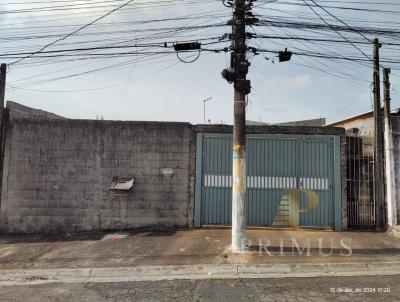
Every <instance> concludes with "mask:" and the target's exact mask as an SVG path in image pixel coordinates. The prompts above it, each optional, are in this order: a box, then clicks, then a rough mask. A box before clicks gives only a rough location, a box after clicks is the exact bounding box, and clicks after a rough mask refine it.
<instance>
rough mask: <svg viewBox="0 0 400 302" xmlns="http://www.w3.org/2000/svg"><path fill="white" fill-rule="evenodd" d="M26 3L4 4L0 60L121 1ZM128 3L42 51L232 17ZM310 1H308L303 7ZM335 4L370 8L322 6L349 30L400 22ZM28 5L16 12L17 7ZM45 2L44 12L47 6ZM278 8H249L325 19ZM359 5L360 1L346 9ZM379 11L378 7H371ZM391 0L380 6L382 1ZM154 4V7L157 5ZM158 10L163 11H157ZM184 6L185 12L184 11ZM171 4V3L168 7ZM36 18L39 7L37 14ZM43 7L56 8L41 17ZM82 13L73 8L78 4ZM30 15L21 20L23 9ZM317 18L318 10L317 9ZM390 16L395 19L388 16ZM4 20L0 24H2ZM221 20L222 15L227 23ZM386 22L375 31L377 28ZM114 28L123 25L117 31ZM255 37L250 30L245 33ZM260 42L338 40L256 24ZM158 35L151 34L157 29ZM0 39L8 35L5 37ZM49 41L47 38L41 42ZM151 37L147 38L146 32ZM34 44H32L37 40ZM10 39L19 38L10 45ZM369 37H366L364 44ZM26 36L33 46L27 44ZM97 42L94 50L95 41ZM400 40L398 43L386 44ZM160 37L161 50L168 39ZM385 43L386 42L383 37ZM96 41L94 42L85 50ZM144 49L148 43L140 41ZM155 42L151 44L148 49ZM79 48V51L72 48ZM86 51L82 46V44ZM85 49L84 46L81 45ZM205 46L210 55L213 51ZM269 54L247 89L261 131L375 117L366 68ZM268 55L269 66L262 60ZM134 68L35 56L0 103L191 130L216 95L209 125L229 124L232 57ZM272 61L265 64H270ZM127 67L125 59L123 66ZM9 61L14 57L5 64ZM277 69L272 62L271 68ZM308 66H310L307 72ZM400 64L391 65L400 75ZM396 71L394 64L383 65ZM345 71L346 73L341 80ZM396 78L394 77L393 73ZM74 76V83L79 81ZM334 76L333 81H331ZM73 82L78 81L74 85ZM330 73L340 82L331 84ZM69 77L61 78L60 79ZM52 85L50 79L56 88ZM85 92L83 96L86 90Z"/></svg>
mask: <svg viewBox="0 0 400 302" xmlns="http://www.w3.org/2000/svg"><path fill="white" fill-rule="evenodd" d="M32 1H33V0H29V1H22V0H19V2H17V1H12V0H0V3H1V4H0V10H1V11H2V12H3V14H2V18H1V19H0V25H1V30H2V32H3V38H2V39H1V40H0V43H1V45H2V51H1V53H3V54H5V53H7V54H8V53H13V52H33V51H37V50H39V49H40V48H41V47H42V46H43V45H45V44H47V43H50V42H52V41H54V40H56V39H58V38H60V37H62V36H63V35H66V34H68V33H69V32H72V31H74V30H75V29H77V28H79V26H81V25H83V24H86V23H89V22H91V21H93V20H94V19H96V17H98V16H101V15H104V14H105V13H106V12H108V11H110V10H111V9H113V8H115V7H116V6H117V5H120V4H122V3H124V1H122V2H121V1H114V2H115V3H110V1H103V2H104V4H102V3H100V2H102V1H100V0H97V1H70V2H68V3H69V4H80V5H81V4H84V3H85V2H87V3H90V2H92V4H91V6H82V9H74V10H65V8H64V9H60V10H54V7H55V6H57V5H59V6H62V5H66V3H65V2H62V1H59V2H57V1H53V2H50V1H44V0H43V1H37V2H40V3H36V4H27V2H32ZM163 1H164V2H160V1H158V2H157V1H155V2H151V1H144V0H141V1H136V2H135V1H134V2H133V3H132V4H130V5H129V7H127V8H124V9H122V10H120V11H117V12H115V13H113V14H112V15H110V16H108V17H106V18H104V19H102V20H101V21H99V22H98V23H96V25H93V26H89V27H88V28H86V29H84V30H83V31H82V32H80V35H74V36H71V37H69V38H67V39H65V40H64V41H61V42H59V43H57V44H56V45H55V46H52V47H50V48H48V49H47V50H52V49H63V48H64V49H65V48H74V47H82V46H85V47H87V46H98V45H118V44H117V43H120V42H121V41H126V40H131V42H132V41H133V42H132V43H134V42H135V41H136V40H135V39H137V38H138V37H139V36H141V35H142V33H143V30H144V29H146V30H147V29H150V28H152V29H158V28H161V27H175V26H184V25H187V26H191V25H204V24H216V23H222V22H224V21H225V20H227V19H228V16H229V14H230V13H231V10H230V9H229V8H226V7H224V6H223V5H222V2H221V1H217V0H215V1H203V3H202V4H201V3H199V2H200V1H196V0H191V1H190V0H188V1H178V0H170V1H168V0H163ZM307 1H308V2H309V3H311V1H309V0H307ZM342 1H343V3H341V4H336V5H340V6H343V7H352V8H357V7H360V8H366V9H370V10H371V11H368V12H366V11H353V10H340V9H336V8H327V10H329V12H331V13H332V14H334V15H335V16H337V17H339V18H341V20H346V22H347V23H348V24H350V25H351V26H367V25H368V26H371V27H375V28H394V29H395V22H396V20H399V15H398V14H397V13H396V12H395V11H396V10H397V11H400V6H397V5H387V4H382V5H376V4H369V5H364V4H362V5H361V4H355V3H346V1H345V0H342ZM22 2H25V4H20V5H17V4H12V3H22ZM46 2H47V4H46ZM284 2H285V1H277V2H276V3H270V4H269V3H267V1H265V0H264V1H259V2H257V5H260V7H259V8H256V9H254V12H255V13H256V14H259V15H261V16H260V18H262V19H267V20H268V19H269V18H270V17H273V18H277V17H279V18H290V20H296V21H309V22H318V23H321V24H323V21H322V20H321V19H319V17H318V16H316V15H315V13H314V12H313V11H312V10H311V9H310V8H309V7H307V6H296V5H290V3H303V4H304V2H303V1H299V0H286V2H288V3H286V4H285V3H284ZM347 2H357V1H354V0H353V1H347ZM370 2H373V3H378V2H379V0H375V1H372V0H370ZM383 2H385V3H387V2H392V3H396V1H394V0H392V1H388V0H385V1H383V0H382V3H383ZM157 3H158V4H157ZM160 3H165V5H161V4H160ZM185 3H186V4H185ZM318 3H320V4H321V5H322V4H323V5H325V6H332V5H335V1H319V2H318ZM172 4H173V5H172ZM41 7H42V9H38V10H35V8H41ZM43 7H52V8H51V9H46V8H43ZM77 7H79V6H77ZM31 8H34V10H30V11H26V12H22V11H20V10H21V9H31ZM377 8H379V9H381V10H387V11H389V13H383V12H381V13H378V12H374V11H372V10H374V9H377ZM315 9H316V10H318V9H319V8H315ZM390 11H394V13H390ZM318 12H319V13H320V14H321V16H323V17H324V19H326V20H327V21H328V23H331V24H338V22H337V21H336V20H334V19H332V17H330V16H328V15H327V14H326V12H324V11H322V10H318ZM194 14H199V16H200V17H199V18H192V19H189V20H184V21H178V20H177V21H174V20H173V21H169V22H163V23H159V22H156V23H152V22H151V23H146V24H133V23H132V21H138V20H142V21H143V20H155V19H162V18H170V17H172V18H175V17H176V18H178V17H184V16H191V15H194ZM3 16H4V17H3ZM225 16H226V17H225ZM382 20H384V22H387V23H378V22H382ZM118 22H126V23H127V24H128V23H129V22H131V23H129V25H123V24H121V25H118V26H114V25H112V27H111V25H110V26H109V27H107V26H108V25H107V26H104V27H102V24H112V23H118ZM118 24H120V23H118ZM251 30H252V29H249V31H251ZM254 30H255V31H256V32H257V33H258V34H268V35H283V36H289V35H292V36H308V37H310V36H313V35H316V36H318V37H326V38H329V39H337V40H341V39H342V40H343V38H342V37H341V36H339V35H338V34H337V33H335V32H333V31H331V32H327V31H325V32H324V33H322V34H315V33H313V32H310V31H304V30H302V31H300V30H293V29H291V28H289V27H288V28H269V27H268V26H259V27H256V28H255V29H254ZM105 31H113V32H114V33H113V34H112V35H110V34H106V35H103V34H102V33H104V32H105ZM155 32H157V31H155ZM225 32H230V28H229V27H228V26H226V27H218V28H212V27H210V28H206V29H202V30H187V31H185V32H184V35H181V36H179V37H175V36H173V35H172V36H170V37H168V38H165V39H164V40H165V41H168V42H170V41H180V40H185V41H186V40H190V39H193V40H196V39H199V38H203V37H211V36H218V35H222V34H223V33H225ZM4 34H5V35H4ZM44 34H48V35H49V36H48V37H42V35H44ZM147 34H149V32H147ZM343 35H345V37H346V38H348V39H352V40H354V39H356V40H359V41H362V40H363V38H362V37H361V36H360V35H357V34H356V33H343ZM36 36H37V37H36ZM16 37H20V39H19V40H16V39H15V38H16ZM373 37H374V36H371V35H369V36H368V38H373ZM28 38H29V39H28ZM96 39H97V40H102V42H101V43H102V44H99V43H100V42H98V41H97V42H94V41H95V40H96ZM396 39H397V41H398V42H400V37H398V36H397V37H394V38H393V39H391V41H392V42H393V41H396ZM164 40H163V39H162V38H161V37H159V38H158V39H157V42H160V41H164ZM383 40H385V39H383ZM91 41H93V42H91ZM141 42H143V43H145V42H146V39H144V40H142V41H141ZM153 42H154V41H153ZM74 43H75V44H74ZM78 43H83V44H78ZM85 43H86V44H85ZM249 44H250V45H253V46H255V47H259V48H263V49H270V50H278V49H279V50H283V49H284V48H285V47H288V49H289V50H292V49H293V48H294V47H296V48H301V49H302V50H304V51H310V52H314V51H318V52H323V53H326V54H332V53H340V54H341V55H344V56H346V55H349V56H350V55H351V56H358V57H363V55H362V54H361V53H360V51H359V50H357V49H355V48H354V47H353V46H352V45H350V44H345V43H337V44H336V45H332V44H321V43H315V42H314V43H309V42H298V41H297V42H296V41H287V40H284V41H282V40H268V39H263V40H259V39H257V40H251V41H249ZM227 45H229V43H225V44H216V46H213V47H214V48H215V47H223V46H227ZM210 48H211V47H210ZM360 48H361V49H362V51H364V52H365V53H367V54H368V55H372V46H370V45H361V46H360ZM398 49H400V46H398V48H397V50H396V49H395V48H390V50H386V49H385V46H384V48H383V49H382V56H383V58H394V59H397V60H398V58H399V57H400V56H399V55H397V57H396V53H397V54H398ZM274 56H275V55H274V54H269V53H264V54H263V55H262V54H261V55H258V56H255V57H254V58H250V59H251V61H252V66H251V67H250V73H249V76H248V77H249V79H251V81H252V87H253V88H252V93H251V94H250V95H249V104H248V108H247V119H248V120H257V121H263V122H267V123H276V122H285V121H291V120H300V119H309V118H318V117H326V118H328V121H329V122H333V121H335V120H338V119H341V118H345V117H348V116H351V115H354V114H358V113H362V112H365V111H369V110H371V105H372V102H371V100H372V95H371V83H370V82H371V79H372V65H371V64H369V63H367V64H366V65H362V64H360V63H357V62H351V61H332V60H325V59H317V58H311V57H299V56H296V55H294V56H293V58H292V60H291V61H290V62H286V63H279V62H278V60H277V59H276V58H274ZM266 57H267V58H266ZM140 58H141V59H140V60H137V61H136V62H135V57H127V56H124V57H119V58H113V59H111V58H104V59H101V60H100V59H96V60H79V61H69V62H60V61H57V59H47V60H44V59H37V58H35V56H33V57H32V58H28V59H25V60H24V61H22V62H20V63H18V64H14V65H12V66H11V67H10V68H9V73H8V86H7V91H6V99H7V100H11V101H15V102H19V103H21V104H24V105H27V106H31V107H34V108H40V109H44V110H47V111H50V112H54V113H56V114H59V115H62V116H65V117H69V118H82V119H95V118H96V116H102V117H104V119H110V120H154V121H186V122H191V123H202V122H203V102H202V100H203V99H206V98H208V97H212V100H211V101H209V102H208V103H207V106H206V116H207V119H209V120H211V121H212V122H224V123H232V112H233V102H232V99H233V87H232V86H231V85H229V84H228V83H227V82H226V81H225V80H224V79H222V77H221V71H222V69H224V68H225V67H226V66H227V64H228V63H229V54H225V53H224V52H222V53H209V52H202V53H201V55H200V57H199V59H198V60H197V61H195V62H194V63H191V64H185V63H182V62H180V61H179V60H178V59H177V57H176V55H175V54H170V55H168V56H165V57H162V58H154V57H150V58H149V59H148V60H146V61H142V60H143V59H145V56H141V57H140ZM267 59H269V60H267ZM129 60H130V62H127V63H126V61H129ZM3 61H4V62H6V63H10V62H13V61H15V59H3ZM273 61H274V63H273ZM120 62H124V64H123V65H122V64H121V66H119V67H117V68H110V69H106V70H100V71H98V72H89V73H86V74H81V73H85V72H86V71H93V70H94V69H97V68H103V67H106V66H110V65H112V64H116V63H120ZM304 65H307V66H304ZM399 66H400V65H397V67H399ZM387 67H393V66H387ZM341 72H342V73H343V72H344V73H346V74H351V75H352V76H350V77H348V76H347V77H344V76H343V75H342V74H341ZM393 73H394V74H397V75H400V71H398V70H393ZM76 74H78V75H76ZM332 74H333V75H332ZM71 75H76V76H74V77H70V76H71ZM334 75H336V76H334ZM64 77H66V78H64ZM54 79H56V80H54ZM392 82H393V89H392V99H393V105H392V107H393V108H395V107H399V106H400V97H399V96H400V94H399V89H400V78H399V77H398V76H397V77H396V76H394V75H393V77H392ZM86 90H88V91H86Z"/></svg>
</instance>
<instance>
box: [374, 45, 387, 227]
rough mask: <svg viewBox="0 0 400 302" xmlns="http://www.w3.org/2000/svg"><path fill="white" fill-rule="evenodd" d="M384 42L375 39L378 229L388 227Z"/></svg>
mask: <svg viewBox="0 0 400 302" xmlns="http://www.w3.org/2000/svg"><path fill="white" fill-rule="evenodd" d="M381 47H382V44H381V43H379V40H378V39H377V38H375V39H374V56H373V60H374V122H375V123H374V124H375V135H374V200H375V222H376V228H377V230H383V229H385V227H386V209H385V180H384V162H383V127H382V112H381V90H380V64H379V48H381Z"/></svg>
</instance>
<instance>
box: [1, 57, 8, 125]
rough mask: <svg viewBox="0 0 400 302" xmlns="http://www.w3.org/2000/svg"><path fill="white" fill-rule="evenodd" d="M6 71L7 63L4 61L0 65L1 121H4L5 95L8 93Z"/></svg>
mask: <svg viewBox="0 0 400 302" xmlns="http://www.w3.org/2000/svg"><path fill="white" fill-rule="evenodd" d="M6 73H7V65H6V64H4V63H3V64H1V66H0V119H1V121H0V123H2V122H3V112H4V96H5V93H6Z"/></svg>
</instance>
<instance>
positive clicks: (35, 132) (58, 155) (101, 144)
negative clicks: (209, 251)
mask: <svg viewBox="0 0 400 302" xmlns="http://www.w3.org/2000/svg"><path fill="white" fill-rule="evenodd" d="M191 135H192V132H191V128H190V125H189V124H185V123H153V122H108V121H81V120H52V121H38V120H36V121H35V120H33V119H14V120H12V121H11V125H10V127H9V129H8V135H7V140H6V154H5V161H4V163H5V167H4V175H5V177H4V179H3V190H2V201H1V216H0V224H1V231H2V232H3V233H34V232H43V233H51V232H76V231H91V230H110V229H113V230H116V229H129V228H140V227H158V228H159V227H172V226H187V225H188V198H189V187H190V184H189V179H190V178H189V159H190V156H191V153H190V140H191ZM163 168H172V169H173V170H174V171H175V175H174V176H173V177H166V176H163V175H162V173H161V169H163ZM113 176H133V177H135V179H136V184H135V185H134V188H133V191H132V192H130V193H128V194H121V195H115V194H112V193H109V192H108V190H107V184H108V183H109V182H110V181H111V179H112V177H113Z"/></svg>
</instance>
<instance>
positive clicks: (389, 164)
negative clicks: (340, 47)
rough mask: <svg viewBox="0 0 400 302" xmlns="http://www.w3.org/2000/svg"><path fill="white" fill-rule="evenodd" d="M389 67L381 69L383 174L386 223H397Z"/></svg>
mask: <svg viewBox="0 0 400 302" xmlns="http://www.w3.org/2000/svg"><path fill="white" fill-rule="evenodd" d="M389 74H390V69H388V68H384V69H383V85H384V90H383V103H384V112H385V176H386V203H387V223H388V225H397V205H396V183H395V175H394V157H393V136H392V121H391V109H390V107H391V106H390V81H389Z"/></svg>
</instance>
